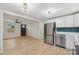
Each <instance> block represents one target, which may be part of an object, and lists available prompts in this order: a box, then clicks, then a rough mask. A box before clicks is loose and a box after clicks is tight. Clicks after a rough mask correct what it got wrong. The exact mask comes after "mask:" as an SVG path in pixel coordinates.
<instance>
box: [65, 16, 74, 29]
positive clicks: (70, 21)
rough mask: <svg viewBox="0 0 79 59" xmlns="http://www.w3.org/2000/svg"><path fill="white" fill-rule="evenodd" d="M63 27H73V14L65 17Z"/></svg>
mask: <svg viewBox="0 0 79 59" xmlns="http://www.w3.org/2000/svg"><path fill="white" fill-rule="evenodd" d="M64 22H65V27H73V15H71V16H66V17H65V20H64Z"/></svg>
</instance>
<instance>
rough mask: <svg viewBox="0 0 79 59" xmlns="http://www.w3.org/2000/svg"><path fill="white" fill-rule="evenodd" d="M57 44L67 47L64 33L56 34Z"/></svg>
mask: <svg viewBox="0 0 79 59" xmlns="http://www.w3.org/2000/svg"><path fill="white" fill-rule="evenodd" d="M55 45H56V46H59V47H62V48H66V38H65V35H64V34H55Z"/></svg>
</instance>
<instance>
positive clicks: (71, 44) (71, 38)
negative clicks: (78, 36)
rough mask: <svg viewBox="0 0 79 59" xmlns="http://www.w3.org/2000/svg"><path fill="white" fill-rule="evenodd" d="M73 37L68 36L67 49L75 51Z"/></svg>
mask: <svg viewBox="0 0 79 59" xmlns="http://www.w3.org/2000/svg"><path fill="white" fill-rule="evenodd" d="M73 40H74V39H73V36H69V35H66V48H68V49H73V48H74V41H73Z"/></svg>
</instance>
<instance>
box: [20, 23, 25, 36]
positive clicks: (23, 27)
mask: <svg viewBox="0 0 79 59" xmlns="http://www.w3.org/2000/svg"><path fill="white" fill-rule="evenodd" d="M21 36H26V24H21Z"/></svg>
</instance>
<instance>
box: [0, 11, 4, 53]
mask: <svg viewBox="0 0 79 59" xmlns="http://www.w3.org/2000/svg"><path fill="white" fill-rule="evenodd" d="M0 13H1V15H0V16H1V17H0V25H1V28H0V29H1V31H0V33H1V35H0V39H1V41H0V42H1V44H0V45H1V49H0V50H1V51H0V53H2V52H3V11H0Z"/></svg>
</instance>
